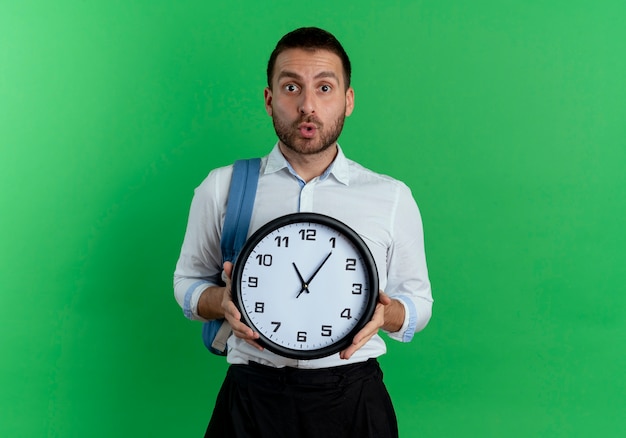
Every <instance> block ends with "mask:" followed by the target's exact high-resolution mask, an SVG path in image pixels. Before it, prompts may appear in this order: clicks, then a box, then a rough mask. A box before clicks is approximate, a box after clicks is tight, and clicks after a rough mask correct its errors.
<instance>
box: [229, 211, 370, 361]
mask: <svg viewBox="0 0 626 438" xmlns="http://www.w3.org/2000/svg"><path fill="white" fill-rule="evenodd" d="M231 285H232V298H233V302H234V303H235V305H236V306H237V308H238V309H239V311H240V312H241V314H242V321H243V322H244V323H245V324H246V325H248V326H249V327H250V328H252V329H253V330H254V331H256V332H258V333H259V335H260V339H259V343H260V344H261V345H263V346H265V347H266V348H267V349H268V350H270V351H272V352H274V353H276V354H279V355H282V356H285V357H290V358H294V359H315V358H320V357H324V356H329V355H331V354H334V353H337V352H339V351H341V350H343V349H345V348H346V347H347V346H348V345H350V344H351V343H352V339H353V338H354V336H355V335H356V333H357V332H358V331H359V330H360V329H361V328H362V327H363V326H364V325H365V324H367V323H368V322H369V321H370V319H371V318H372V315H373V313H374V310H375V308H376V303H377V302H378V271H377V269H376V263H375V262H374V258H373V257H372V254H371V252H370V251H369V248H368V247H367V245H366V244H365V243H364V242H363V240H362V239H361V238H360V236H359V235H358V234H357V233H356V232H355V231H354V230H352V229H351V228H350V227H349V226H347V225H346V224H344V223H342V222H340V221H338V220H337V219H334V218H332V217H329V216H325V215H322V214H317V213H293V214H289V215H286V216H282V217H279V218H277V219H274V220H272V221H270V222H269V223H267V224H265V225H264V226H262V227H261V228H259V229H258V230H257V231H256V232H255V233H254V234H253V235H252V236H250V238H249V239H248V240H247V241H246V243H245V244H244V246H243V248H242V250H241V252H240V254H239V257H238V259H237V261H236V263H235V267H234V270H233V276H232V283H231Z"/></svg>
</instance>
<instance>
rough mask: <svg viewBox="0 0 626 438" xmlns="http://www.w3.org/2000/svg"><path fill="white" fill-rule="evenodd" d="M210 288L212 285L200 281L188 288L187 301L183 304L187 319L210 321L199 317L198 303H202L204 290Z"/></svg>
mask: <svg viewBox="0 0 626 438" xmlns="http://www.w3.org/2000/svg"><path fill="white" fill-rule="evenodd" d="M209 286H211V283H209V282H208V281H204V280H200V281H196V282H195V283H193V284H192V285H191V286H189V287H188V288H187V292H185V301H184V303H183V313H184V314H185V316H186V317H187V318H189V319H192V320H197V321H204V322H206V321H208V319H205V318H203V317H201V316H200V315H198V301H200V295H202V292H204V290H205V289H206V288H207V287H209Z"/></svg>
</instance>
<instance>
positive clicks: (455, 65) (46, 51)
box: [0, 0, 626, 437]
mask: <svg viewBox="0 0 626 438" xmlns="http://www.w3.org/2000/svg"><path fill="white" fill-rule="evenodd" d="M337 3H338V2H336V1H319V2H313V3H294V2H290V1H274V2H261V1H251V0H249V1H240V2H237V1H231V2H215V1H206V0H205V1H200V0H195V1H194V0H189V1H157V0H151V1H128V0H125V1H119V0H107V1H104V0H100V1H96V0H94V1H78V0H76V1H72V0H59V1H56V2H49V1H42V0H39V1H33V0H31V1H28V0H25V1H9V0H0V148H1V154H0V244H1V253H0V257H1V258H0V300H1V301H0V324H1V326H0V351H1V355H2V358H1V359H0V436H3V437H35V436H48V437H110V436H122V437H134V436H141V437H143V436H151V437H193V436H201V435H202V433H203V431H204V428H205V425H206V422H207V421H208V418H209V415H210V412H211V409H212V405H213V401H214V397H215V395H216V393H217V390H218V387H219V385H220V383H221V381H222V378H223V375H224V371H225V363H224V360H223V359H222V358H218V357H215V356H211V355H210V354H209V353H207V352H206V351H205V350H204V348H203V346H202V344H201V340H200V326H199V325H198V324H197V323H193V322H190V321H187V320H186V319H185V318H184V317H183V315H182V312H181V310H180V308H179V307H178V305H177V304H176V302H175V300H174V298H173V292H172V285H171V284H172V272H173V269H174V264H175V262H176V259H177V257H178V252H179V249H180V244H181V242H182V237H183V233H184V227H185V223H186V219H187V212H188V208H189V203H190V200H191V196H192V192H193V188H195V187H196V186H197V185H198V184H199V183H200V182H201V180H202V179H203V178H204V176H205V175H206V174H207V173H208V171H209V170H210V169H212V168H214V167H216V166H220V165H224V164H228V163H231V162H232V161H233V160H235V159H237V158H246V157H252V156H260V155H264V154H266V153H267V152H268V151H269V150H270V148H271V147H272V145H273V144H274V141H275V137H274V133H273V129H272V127H271V120H270V119H269V118H268V117H267V115H266V114H265V111H264V108H263V87H264V85H265V83H264V81H265V78H264V71H265V70H264V69H265V63H266V59H267V57H268V56H269V53H270V51H271V49H272V48H273V46H274V44H275V43H276V41H277V40H278V38H280V36H282V35H283V34H284V33H286V32H287V31H289V30H292V29H293V28H296V27H299V26H302V25H317V26H321V27H324V28H327V29H328V30H330V31H331V32H333V33H335V34H336V35H337V37H338V38H339V39H340V40H341V41H342V42H343V44H344V45H345V47H346V49H347V51H348V53H349V54H350V56H351V58H352V61H353V64H354V79H353V85H354V88H355V91H356V109H355V112H354V114H353V115H352V116H351V117H350V118H349V119H348V120H347V123H346V128H345V131H344V134H343V136H342V138H341V143H342V145H343V147H344V149H345V151H346V153H347V155H348V156H349V157H350V158H353V159H355V160H357V161H359V162H361V163H363V164H364V165H366V166H368V167H370V168H372V169H374V170H376V171H378V172H381V173H387V174H390V175H393V176H395V177H397V178H399V179H402V180H404V181H405V182H406V183H407V184H408V185H409V186H410V187H411V188H412V190H413V193H414V195H415V197H416V199H417V201H418V203H419V205H420V208H421V210H422V214H423V220H424V227H425V233H426V249H427V258H428V263H429V269H430V277H431V281H432V285H433V294H434V297H435V305H434V314H433V318H432V320H431V323H430V325H429V326H428V327H427V328H426V330H425V331H424V332H422V333H420V334H419V335H418V336H416V338H415V340H414V341H413V343H411V344H399V343H395V342H394V343H390V344H389V347H390V348H389V349H390V351H389V354H388V355H387V356H385V357H383V358H382V365H383V369H384V371H385V378H386V382H387V384H388V387H389V390H390V392H391V395H392V397H393V399H394V402H395V405H396V409H397V413H398V416H399V424H400V431H401V436H402V437H513V436H515V437H583V436H602V437H621V436H626V417H625V416H624V413H625V412H626V378H625V377H624V374H625V370H626V354H625V351H624V350H625V348H624V347H625V344H626V342H625V341H626V290H625V289H626V288H625V286H624V285H625V284H626V273H625V271H626V269H625V266H624V265H625V261H626V257H625V255H624V246H625V245H626V232H625V231H624V215H625V214H626V195H625V193H626V171H625V167H626V110H625V102H626V85H625V83H626V82H625V79H626V26H625V25H624V23H626V2H624V1H623V0H614V1H602V0H599V1H597V2H589V1H581V0H570V1H564V0H559V1H551V2H546V1H525V2H521V1H518V2H515V1H495V0H493V1H475V2H461V1H456V2H454V1H445V0H440V1H426V0H423V1H413V2H409V1H406V2H402V1H398V0H396V1H386V2H382V1H381V2H374V1H359V2H346V3H345V4H344V3H341V4H337ZM592 5H593V6H592Z"/></svg>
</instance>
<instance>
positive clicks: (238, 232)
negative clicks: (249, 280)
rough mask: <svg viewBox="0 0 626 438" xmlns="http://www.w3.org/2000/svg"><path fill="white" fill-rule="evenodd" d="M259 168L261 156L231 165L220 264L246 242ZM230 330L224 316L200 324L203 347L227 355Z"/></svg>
mask: <svg viewBox="0 0 626 438" xmlns="http://www.w3.org/2000/svg"><path fill="white" fill-rule="evenodd" d="M260 169H261V159H260V158H251V159H249V160H237V161H235V164H234V165H233V176H232V179H231V181H230V188H229V190H228V202H227V205H226V216H225V218H224V226H223V228H222V239H221V241H220V248H221V250H222V265H223V264H224V262H233V263H234V262H235V260H236V259H237V256H238V255H239V251H241V248H242V247H243V244H244V243H245V242H246V238H247V236H248V229H249V228H250V219H251V217H252V208H253V207H254V198H255V197H256V188H257V184H258V182H259V170H260ZM231 333H232V330H231V328H230V324H229V323H228V321H226V320H225V319H224V318H221V319H214V320H211V321H208V322H205V323H204V324H203V325H202V341H203V342H204V345H205V347H206V348H208V350H209V351H210V352H211V353H213V354H217V355H219V356H226V353H227V345H226V341H228V338H229V337H230V335H231Z"/></svg>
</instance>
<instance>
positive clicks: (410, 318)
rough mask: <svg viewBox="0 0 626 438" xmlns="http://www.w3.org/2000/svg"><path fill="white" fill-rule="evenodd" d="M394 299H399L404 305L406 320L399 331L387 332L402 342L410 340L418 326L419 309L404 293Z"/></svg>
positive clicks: (392, 337)
mask: <svg viewBox="0 0 626 438" xmlns="http://www.w3.org/2000/svg"><path fill="white" fill-rule="evenodd" d="M392 299H394V300H397V301H399V302H400V303H401V304H402V306H404V322H403V323H402V327H400V330H398V331H397V332H393V333H390V332H387V331H386V333H387V334H388V335H389V337H390V338H391V339H395V340H396V341H400V342H410V341H411V340H412V339H413V335H414V334H415V327H416V326H417V310H416V308H415V304H414V303H413V301H411V299H410V298H408V297H405V296H403V295H397V296H395V297H393V298H392Z"/></svg>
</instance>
